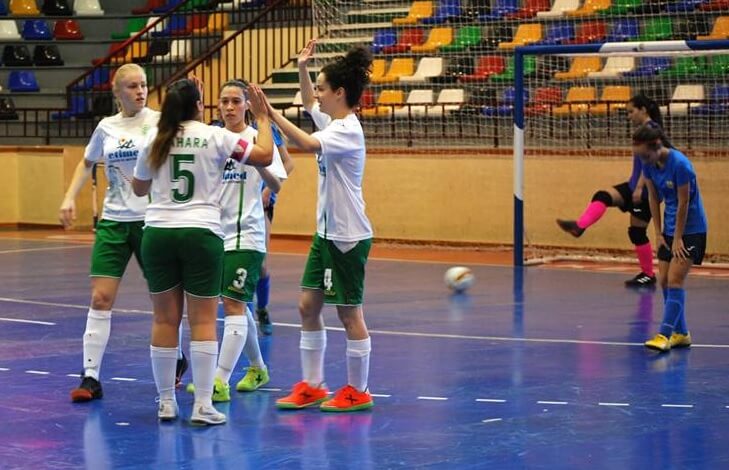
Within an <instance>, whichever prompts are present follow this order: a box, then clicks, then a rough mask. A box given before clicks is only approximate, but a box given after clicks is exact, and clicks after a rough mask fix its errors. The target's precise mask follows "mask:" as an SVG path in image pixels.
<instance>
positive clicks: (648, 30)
mask: <svg viewBox="0 0 729 470" xmlns="http://www.w3.org/2000/svg"><path fill="white" fill-rule="evenodd" d="M672 38H673V22H672V21H671V18H669V17H658V18H651V19H648V20H646V21H645V23H643V32H642V33H641V35H640V36H638V40H639V41H667V40H669V39H672Z"/></svg>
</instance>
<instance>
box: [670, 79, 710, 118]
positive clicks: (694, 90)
mask: <svg viewBox="0 0 729 470" xmlns="http://www.w3.org/2000/svg"><path fill="white" fill-rule="evenodd" d="M703 102H704V86H703V85H677V86H676V88H674V90H673V96H671V101H670V102H669V104H668V106H661V114H663V115H664V116H686V115H687V114H688V112H689V109H691V110H693V109H694V108H698V107H699V106H701V105H702V104H703Z"/></svg>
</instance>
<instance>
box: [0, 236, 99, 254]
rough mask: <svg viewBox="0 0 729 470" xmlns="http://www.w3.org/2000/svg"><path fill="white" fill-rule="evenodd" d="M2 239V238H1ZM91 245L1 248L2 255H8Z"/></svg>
mask: <svg viewBox="0 0 729 470" xmlns="http://www.w3.org/2000/svg"><path fill="white" fill-rule="evenodd" d="M0 240H2V239H1V238H0ZM89 246H90V245H71V246H49V247H45V248H20V249H17V250H1V251H0V255H7V254H13V253H29V252H32V251H60V250H72V249H76V248H88V247H89Z"/></svg>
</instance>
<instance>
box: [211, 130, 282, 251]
mask: <svg viewBox="0 0 729 470" xmlns="http://www.w3.org/2000/svg"><path fill="white" fill-rule="evenodd" d="M238 135H239V136H240V138H241V139H243V140H245V141H246V142H248V143H250V144H251V145H253V144H255V143H256V137H257V136H258V131H257V130H255V129H254V128H253V127H251V126H248V127H246V129H245V130H244V131H243V132H241V133H240V134H238ZM266 170H268V171H269V172H271V174H273V175H274V176H275V177H277V178H279V179H282V180H283V179H286V176H287V175H286V169H285V168H284V166H283V161H282V160H281V155H280V154H279V152H278V149H277V148H276V147H274V148H273V161H272V162H271V164H270V165H269V166H267V167H266ZM262 189H263V178H261V175H260V173H258V170H256V169H255V168H254V167H252V166H250V165H245V164H243V163H239V162H237V161H236V160H234V159H232V158H229V159H228V160H227V161H226V162H225V171H224V172H223V190H222V193H221V196H220V208H221V211H222V213H221V219H222V222H223V233H225V239H224V240H225V251H233V250H255V251H258V252H260V253H265V252H266V219H265V215H264V212H263V200H262V198H261V191H262Z"/></svg>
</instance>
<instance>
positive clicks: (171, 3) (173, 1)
mask: <svg viewBox="0 0 729 470" xmlns="http://www.w3.org/2000/svg"><path fill="white" fill-rule="evenodd" d="M184 1H185V0H167V3H164V4H162V5H160V6H158V7H157V8H155V9H153V10H152V13H154V14H156V15H161V14H164V13H167V12H168V11H171V10H172V9H173V8H175V7H176V6H178V5H179V4H181V3H182V2H184Z"/></svg>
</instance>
